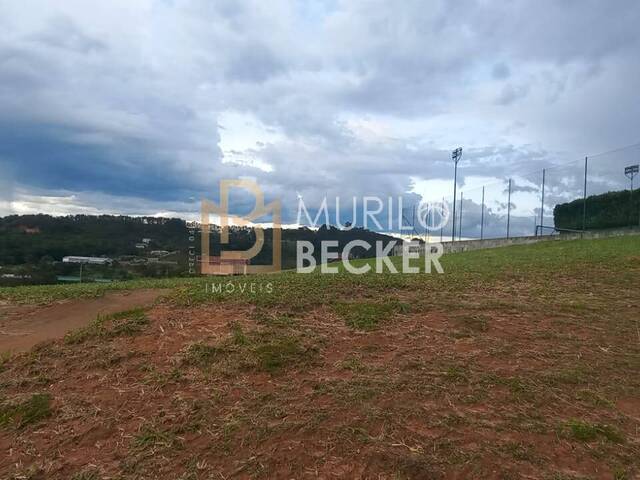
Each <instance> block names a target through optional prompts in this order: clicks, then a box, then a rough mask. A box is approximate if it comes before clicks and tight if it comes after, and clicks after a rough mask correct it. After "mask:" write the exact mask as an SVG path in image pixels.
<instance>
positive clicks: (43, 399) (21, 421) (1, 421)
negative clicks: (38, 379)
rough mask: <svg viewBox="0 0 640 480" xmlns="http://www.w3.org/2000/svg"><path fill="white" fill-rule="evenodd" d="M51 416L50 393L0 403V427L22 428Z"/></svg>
mask: <svg viewBox="0 0 640 480" xmlns="http://www.w3.org/2000/svg"><path fill="white" fill-rule="evenodd" d="M49 416H51V395H49V394H46V393H38V394H33V395H31V396H30V397H29V398H27V399H26V400H23V401H17V402H8V401H6V400H5V401H4V402H3V403H2V404H0V427H7V426H10V425H13V426H15V427H17V428H24V427H26V426H28V425H31V424H34V423H38V422H40V421H42V420H44V419H46V418H48V417H49Z"/></svg>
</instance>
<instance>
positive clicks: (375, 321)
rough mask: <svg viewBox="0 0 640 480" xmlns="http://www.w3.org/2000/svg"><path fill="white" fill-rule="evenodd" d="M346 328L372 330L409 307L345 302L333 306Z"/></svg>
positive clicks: (400, 303) (396, 304)
mask: <svg viewBox="0 0 640 480" xmlns="http://www.w3.org/2000/svg"><path fill="white" fill-rule="evenodd" d="M334 310H335V311H336V313H337V314H338V315H340V316H341V317H342V318H343V319H344V322H345V324H346V325H347V326H349V327H351V328H355V329H357V330H374V329H376V328H378V326H379V324H380V323H381V322H383V321H385V320H390V319H391V317H392V316H393V315H394V314H395V313H407V312H408V311H409V310H410V305H409V304H407V303H404V302H398V301H395V300H393V301H388V302H385V303H378V302H345V303H338V304H336V305H334Z"/></svg>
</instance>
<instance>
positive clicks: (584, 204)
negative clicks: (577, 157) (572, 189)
mask: <svg viewBox="0 0 640 480" xmlns="http://www.w3.org/2000/svg"><path fill="white" fill-rule="evenodd" d="M588 167H589V157H584V193H583V197H582V231H583V232H584V231H586V230H587V169H588Z"/></svg>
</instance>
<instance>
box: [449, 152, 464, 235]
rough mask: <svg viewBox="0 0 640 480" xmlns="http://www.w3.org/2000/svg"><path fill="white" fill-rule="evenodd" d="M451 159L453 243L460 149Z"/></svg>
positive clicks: (453, 153)
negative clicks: (452, 166) (453, 164)
mask: <svg viewBox="0 0 640 480" xmlns="http://www.w3.org/2000/svg"><path fill="white" fill-rule="evenodd" d="M451 158H452V159H453V162H454V163H455V167H454V170H453V225H452V227H451V228H452V230H451V241H452V242H455V240H456V198H457V188H458V162H459V161H460V159H461V158H462V148H460V147H458V148H456V149H455V150H454V151H453V152H451Z"/></svg>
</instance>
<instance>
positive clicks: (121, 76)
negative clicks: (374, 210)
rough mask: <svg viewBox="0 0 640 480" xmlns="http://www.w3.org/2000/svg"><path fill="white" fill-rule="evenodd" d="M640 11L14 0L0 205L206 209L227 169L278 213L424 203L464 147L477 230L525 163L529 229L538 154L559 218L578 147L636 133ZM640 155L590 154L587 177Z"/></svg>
mask: <svg viewBox="0 0 640 480" xmlns="http://www.w3.org/2000/svg"><path fill="white" fill-rule="evenodd" d="M638 25H640V3H639V2H637V1H634V0H620V1H616V2H603V1H601V0H598V1H595V0H594V1H592V0H565V1H550V0H535V1H534V0H531V1H525V0H511V1H488V0H477V1H474V0H460V1H456V2H451V1H446V0H442V1H437V0H430V1H423V0H403V1H398V2H389V1H377V0H371V1H364V0H350V1H346V0H345V1H341V0H326V1H325V0H309V1H295V0H270V1H268V2H265V1H259V0H255V1H241V0H233V1H227V0H213V1H212V0H207V1H205V0H191V1H186V0H110V1H109V2H87V1H86V0H65V1H61V2H51V1H46V0H42V1H40V0H21V1H19V2H17V1H15V0H0V215H8V214H13V213H18V214H22V213H36V212H43V213H51V214H56V215H64V214H75V213H90V214H94V213H95V214H97V213H115V214H133V215H163V216H179V217H182V218H187V219H193V218H198V217H199V215H200V213H199V212H200V201H201V199H202V198H209V199H211V200H214V201H218V182H219V181H220V180H221V179H225V178H231V179H233V178H249V179H253V180H255V181H256V182H258V184H259V185H260V187H261V188H262V190H263V191H264V192H265V195H266V198H267V200H270V199H276V198H277V199H280V201H281V202H282V205H283V215H284V221H285V223H287V222H293V221H294V220H295V217H296V213H297V206H298V204H297V202H298V198H300V197H302V198H303V199H304V201H305V204H306V205H307V206H308V207H309V208H310V209H311V208H313V207H317V206H319V203H320V201H321V199H322V198H323V197H325V196H327V197H328V198H330V199H335V197H336V196H340V198H341V199H349V201H350V199H351V198H352V197H354V196H355V197H358V198H362V197H364V196H379V197H383V198H387V197H389V196H392V197H394V198H398V197H403V198H404V199H405V204H406V205H411V204H413V203H416V202H417V201H418V200H420V198H424V199H430V200H433V199H441V198H442V197H447V198H450V197H451V195H452V184H453V182H452V180H453V163H452V161H451V150H452V149H454V148H456V147H459V146H460V147H462V148H463V151H464V153H463V160H462V161H461V163H460V165H459V176H458V185H459V191H460V190H462V191H463V195H465V196H464V198H467V199H468V200H467V202H468V203H464V204H463V208H464V209H465V210H466V211H467V212H469V213H468V216H467V217H464V218H465V224H464V226H465V228H468V229H471V230H473V229H476V230H477V227H478V224H477V223H478V222H477V220H478V218H479V211H480V208H481V207H480V205H481V200H480V191H481V185H487V196H488V199H487V201H486V205H487V211H486V215H487V227H486V228H487V229H488V230H489V231H493V230H495V231H496V232H498V230H500V229H502V228H503V223H504V212H505V209H506V207H507V205H508V203H507V197H506V193H505V185H506V179H507V178H508V177H511V178H512V179H513V180H512V186H513V192H512V205H511V208H512V213H513V214H514V216H515V217H517V218H516V219H515V220H514V223H513V226H512V228H513V229H514V230H515V231H516V232H520V231H522V232H523V233H525V232H529V231H530V230H531V229H532V228H533V225H534V224H535V217H536V216H537V215H539V212H540V207H539V204H538V202H539V201H540V181H541V170H542V168H550V170H549V172H550V173H549V175H548V178H547V181H548V184H547V192H546V194H547V199H548V202H549V204H548V206H547V207H546V208H545V213H544V216H545V217H547V216H549V217H550V216H551V209H552V206H553V203H554V202H557V201H566V200H571V199H573V198H577V197H579V196H580V195H582V188H583V187H582V180H580V178H581V174H580V172H581V171H582V168H583V167H582V162H583V158H584V157H585V156H586V155H595V154H598V153H600V152H607V151H610V150H613V149H617V148H619V147H624V146H626V145H635V144H637V143H638V142H639V141H640V134H639V132H638V129H637V126H638V124H639V123H640V122H639V120H640V101H638V95H637V89H638V85H639V84H640V29H638ZM634 159H635V160H634ZM639 159H640V148H637V147H633V148H631V149H626V150H622V151H621V152H618V153H612V154H609V155H603V156H600V157H597V156H594V160H593V162H594V163H593V165H592V166H593V168H594V170H593V171H594V172H596V174H594V176H593V177H592V179H591V180H590V182H592V183H593V188H592V190H598V189H600V190H603V189H605V190H606V189H607V188H609V189H611V188H625V187H624V185H625V183H624V182H625V179H624V177H623V176H622V175H621V174H620V169H621V168H622V167H623V165H624V164H626V163H633V162H634V161H635V163H637V160H639ZM570 162H573V163H570ZM576 172H578V173H576ZM590 187H591V185H590ZM465 190H466V194H465ZM234 202H236V204H237V205H238V207H239V209H240V210H242V208H245V207H246V208H247V209H250V204H251V201H250V200H249V199H248V198H247V197H246V196H237V197H236V198H235V200H234ZM329 203H330V205H332V204H333V203H332V201H331V200H330V202H329ZM343 203H346V200H345V201H343ZM467 223H468V225H467ZM494 223H495V225H494ZM474 231H475V230H474Z"/></svg>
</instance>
